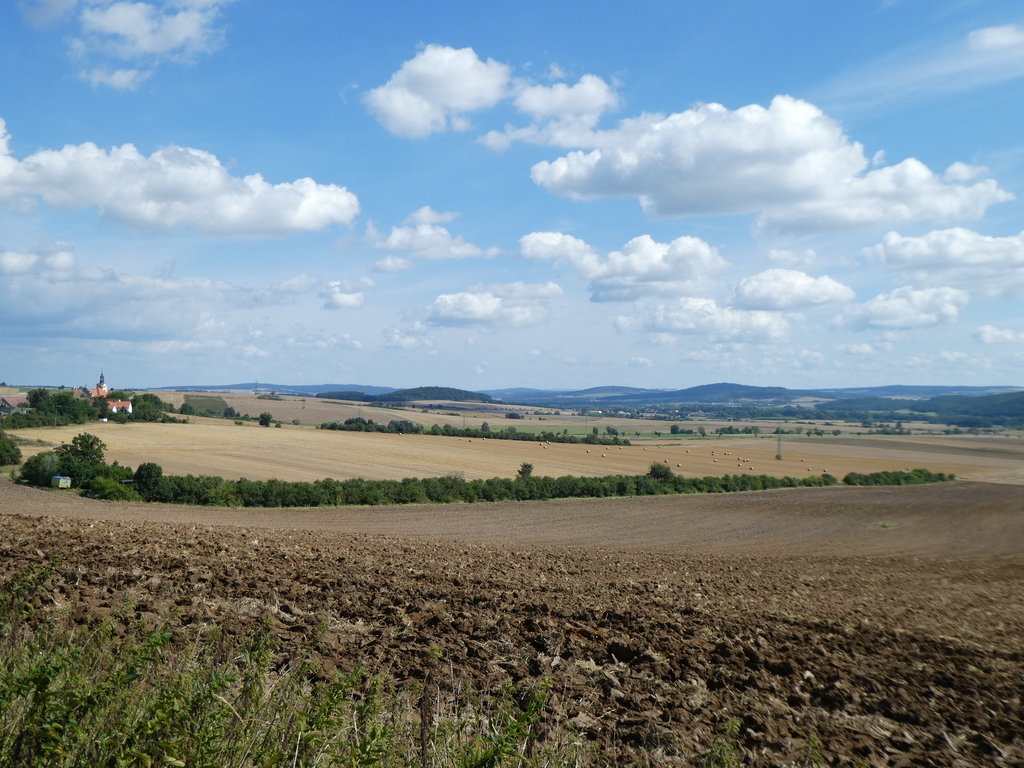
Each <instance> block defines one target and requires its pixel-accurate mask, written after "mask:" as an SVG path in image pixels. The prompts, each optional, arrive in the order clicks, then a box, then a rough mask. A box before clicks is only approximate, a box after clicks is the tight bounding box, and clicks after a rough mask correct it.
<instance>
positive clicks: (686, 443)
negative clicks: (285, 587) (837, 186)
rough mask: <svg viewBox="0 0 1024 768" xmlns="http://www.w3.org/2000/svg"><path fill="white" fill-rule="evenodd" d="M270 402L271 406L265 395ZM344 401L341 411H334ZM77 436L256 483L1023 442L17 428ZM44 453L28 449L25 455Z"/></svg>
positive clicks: (945, 462) (992, 462) (540, 471)
mask: <svg viewBox="0 0 1024 768" xmlns="http://www.w3.org/2000/svg"><path fill="white" fill-rule="evenodd" d="M260 402H275V401H260ZM336 407H342V406H336ZM79 432H89V433H91V434H95V435H97V436H98V437H99V438H100V439H102V440H103V442H105V443H106V444H107V448H108V450H107V459H108V461H118V462H120V463H121V464H125V465H128V466H131V467H136V466H138V465H139V464H140V463H142V462H147V461H152V462H156V463H157V464H160V465H161V466H162V467H163V468H164V471H165V472H167V473H169V474H189V473H191V474H204V475H219V476H221V477H225V478H235V479H237V478H240V477H247V478H249V479H251V480H261V479H269V478H278V479H281V480H318V479H321V478H325V477H332V478H336V479H347V478H352V477H363V478H366V479H372V480H386V479H392V480H400V479H402V478H404V477H437V476H443V475H447V474H452V473H456V474H461V475H463V476H464V477H465V478H466V479H468V480H472V479H477V478H481V479H486V478H491V477H512V476H513V475H515V473H516V471H517V470H518V469H519V466H520V464H522V463H523V462H529V463H531V464H533V466H534V473H535V474H537V475H548V476H552V477H555V476H559V475H586V476H602V475H613V474H643V473H645V472H647V470H648V468H649V467H650V465H651V463H652V462H658V463H665V464H667V465H668V466H669V468H671V469H672V471H673V472H676V473H680V474H685V475H696V476H701V477H703V476H706V475H715V476H721V475H725V474H737V473H753V474H767V475H773V476H776V477H783V476H786V475H789V476H792V477H796V478H801V477H807V476H808V475H812V474H814V475H820V474H822V473H824V472H829V473H831V474H833V475H835V476H836V477H838V478H842V477H843V476H844V475H846V474H847V473H848V472H863V473H870V472H877V471H881V470H896V469H899V470H905V469H909V468H916V467H925V468H927V469H930V470H932V471H933V472H946V473H953V474H956V475H957V476H958V477H965V478H969V479H972V480H986V481H989V482H1003V483H1016V484H1022V485H1024V440H1021V439H1020V438H1007V437H969V436H942V437H933V436H913V437H907V436H899V437H875V436H872V437H861V438H858V437H839V438H828V439H826V438H795V439H792V440H790V441H788V442H783V460H782V461H777V460H776V459H775V455H776V451H777V450H778V448H777V444H776V440H775V439H774V438H769V437H764V436H762V437H745V436H744V437H730V438H723V439H701V438H699V437H696V438H691V439H685V440H671V441H669V440H657V441H651V440H641V441H637V443H636V444H635V445H632V446H625V447H619V446H599V445H589V446H588V445H582V444H577V445H570V444H557V443H553V444H550V445H542V444H541V443H540V442H519V441H508V440H478V439H469V438H458V437H435V436H432V435H395V434H383V433H364V432H334V431H329V430H318V429H315V428H313V427H308V426H306V427H295V426H292V425H290V424H288V425H285V426H284V427H282V428H281V429H265V428H263V427H260V426H258V425H256V424H255V423H247V424H245V425H242V426H236V425H235V424H234V423H233V422H230V421H225V420H224V419H203V418H196V419H193V420H192V423H190V424H141V423H139V424H136V423H132V424H127V425H121V424H116V423H107V424H101V423H94V424H89V425H85V426H75V427H60V428H57V429H49V428H46V429H32V430H19V431H15V432H12V433H13V434H21V435H23V436H24V437H31V438H42V439H44V440H47V441H50V442H52V443H54V444H59V443H61V442H70V441H71V439H72V438H73V437H74V436H75V435H76V434H78V433H79ZM41 450H45V448H43V447H40V446H26V447H25V448H24V453H25V455H26V456H29V455H31V454H33V453H37V452H39V451H41Z"/></svg>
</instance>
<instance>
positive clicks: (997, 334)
mask: <svg viewBox="0 0 1024 768" xmlns="http://www.w3.org/2000/svg"><path fill="white" fill-rule="evenodd" d="M972 338H974V340H975V341H980V342H981V343H982V344H1005V343H1007V342H1024V331H1010V330H1006V329H1003V328H996V327H995V326H994V325H983V326H981V327H980V328H979V329H978V330H976V331H975V332H974V334H973V335H972Z"/></svg>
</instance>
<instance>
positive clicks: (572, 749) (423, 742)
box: [0, 563, 590, 768]
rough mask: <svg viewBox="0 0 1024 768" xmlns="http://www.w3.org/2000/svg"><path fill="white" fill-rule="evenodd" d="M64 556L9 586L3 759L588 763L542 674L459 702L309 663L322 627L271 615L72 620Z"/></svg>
mask: <svg viewBox="0 0 1024 768" xmlns="http://www.w3.org/2000/svg"><path fill="white" fill-rule="evenodd" d="M56 565H57V564H56V563H51V564H49V565H48V566H43V567H40V566H34V565H32V566H28V567H26V568H25V569H23V570H22V571H21V572H19V573H17V574H15V575H14V576H13V577H12V578H10V579H9V580H7V581H6V582H5V583H3V584H0V659H2V664H0V712H2V713H3V716H2V717H0V765H8V766H47V768H50V767H52V768H73V767H77V766H165V767H170V766H181V767H184V766H224V767H226V768H234V767H238V768H242V767H245V768H249V767H250V766H306V767H307V768H308V767H311V766H323V767H324V768H328V767H333V766H338V767H339V768H340V767H341V766H347V767H350V768H356V767H357V766H358V767H359V768H374V767H379V768H392V767H394V768H399V767H402V768H405V767H406V766H420V765H434V766H438V767H439V768H441V767H447V766H451V767H452V768H455V766H460V767H462V768H465V767H467V766H477V767H479V768H484V767H485V766H499V765H507V766H511V767H513V768H516V767H521V768H527V767H528V766H537V767H538V768H540V766H550V767H551V768H556V767H558V766H570V765H572V766H580V765H586V764H589V763H590V760H589V759H588V758H589V755H588V753H587V750H586V749H585V748H584V747H583V746H582V745H581V744H580V740H579V738H578V737H577V736H575V734H573V733H571V732H570V731H569V729H568V728H567V727H566V726H564V725H562V724H560V723H557V722H550V718H549V717H547V715H548V712H547V710H546V708H545V701H546V696H547V691H546V687H545V686H544V685H543V684H542V685H541V686H538V687H536V688H534V689H533V690H532V691H528V692H527V694H526V695H525V696H521V697H518V698H517V697H514V696H513V693H512V690H511V689H510V688H509V687H507V686H506V687H504V688H502V689H500V690H499V691H498V693H497V695H495V696H492V697H484V696H476V697H474V696H472V695H470V696H469V697H465V698H462V697H460V700H459V701H457V702H456V701H455V700H454V698H453V697H452V696H450V695H449V694H445V693H443V692H442V691H441V689H440V686H438V685H436V684H434V683H433V682H432V681H431V680H430V679H429V678H428V681H427V682H426V683H424V684H422V685H418V686H416V687H415V688H405V689H403V688H401V687H399V683H398V681H390V680H387V679H385V678H384V677H383V676H382V675H372V674H370V673H369V672H367V671H366V670H364V669H362V668H358V667H357V668H356V670H355V671H353V672H351V673H349V674H340V673H337V672H330V673H327V672H325V670H324V669H323V667H322V665H321V664H320V663H318V662H315V661H314V660H313V659H314V653H313V647H314V646H315V642H316V639H315V633H314V635H313V636H311V637H310V639H309V640H307V641H305V643H304V644H302V645H298V646H295V647H292V648H284V647H282V646H281V645H280V644H279V643H278V641H276V640H275V639H274V638H273V637H272V636H271V635H270V633H269V632H268V631H267V629H262V628H261V629H258V630H256V631H252V632H249V633H248V634H245V635H239V634H233V633H232V631H231V630H229V629H227V628H225V627H218V626H213V627H209V626H207V627H200V626H199V625H195V627H193V628H185V629H172V628H170V627H169V626H166V625H161V626H156V627H150V626H147V625H146V624H145V623H143V622H138V621H134V620H131V619H128V618H127V616H129V615H130V614H131V613H132V612H133V610H134V608H133V606H131V605H124V606H122V608H121V609H120V610H115V611H114V613H113V615H112V617H111V618H110V619H108V620H106V621H103V622H93V623H92V624H91V625H85V626H79V625H78V624H76V623H75V622H74V620H73V618H72V617H73V614H74V608H75V606H74V605H65V606H62V607H58V606H57V605H56V604H55V603H54V602H53V598H52V596H51V592H50V590H49V589H48V586H49V583H50V581H51V579H52V578H53V576H54V574H55V571H56ZM417 698H418V699H419V701H418V702H417ZM424 713H426V714H427V715H429V716H430V721H429V722H428V718H427V717H426V716H424ZM542 719H548V720H549V722H545V723H544V726H545V727H544V736H543V738H542V737H541V736H539V732H540V731H541V729H540V728H539V727H538V724H539V723H540V721H541V720H542Z"/></svg>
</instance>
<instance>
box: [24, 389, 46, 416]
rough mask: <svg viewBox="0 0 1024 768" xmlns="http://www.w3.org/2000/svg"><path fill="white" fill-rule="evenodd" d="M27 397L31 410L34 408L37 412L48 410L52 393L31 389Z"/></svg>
mask: <svg viewBox="0 0 1024 768" xmlns="http://www.w3.org/2000/svg"><path fill="white" fill-rule="evenodd" d="M25 397H26V398H28V405H29V407H30V408H34V409H35V410H37V411H39V410H46V405H47V401H48V400H49V399H50V393H49V391H48V390H45V389H30V390H29V391H28V394H26V395H25Z"/></svg>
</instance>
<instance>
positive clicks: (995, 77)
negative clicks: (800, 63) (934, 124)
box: [829, 24, 1024, 109]
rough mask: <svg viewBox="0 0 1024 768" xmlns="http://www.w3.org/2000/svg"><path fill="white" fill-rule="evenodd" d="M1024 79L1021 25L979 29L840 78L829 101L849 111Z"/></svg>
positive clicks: (894, 55)
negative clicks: (850, 109) (841, 105)
mask: <svg viewBox="0 0 1024 768" xmlns="http://www.w3.org/2000/svg"><path fill="white" fill-rule="evenodd" d="M1022 76H1024V29H1022V28H1021V27H1020V25H1018V24H1006V25H1003V26H996V27H985V28H984V29H976V30H974V31H972V32H970V33H968V34H967V35H966V36H964V37H962V38H960V39H958V40H955V41H953V42H951V43H948V44H942V45H936V46H933V47H932V48H930V49H925V50H923V52H922V51H921V49H920V48H917V49H913V50H910V49H908V50H901V51H895V52H894V53H891V54H889V55H886V56H883V57H881V58H879V59H876V60H875V61H872V62H870V63H868V64H867V65H865V66H862V67H858V68H857V69H854V70H852V71H850V72H847V73H846V74H844V75H843V76H841V77H840V78H838V79H837V80H836V81H835V82H834V83H833V84H832V85H831V86H830V88H829V97H830V100H835V101H840V102H842V103H843V104H845V105H846V108H847V109H849V108H853V107H860V108H870V107H877V106H879V105H883V104H888V103H893V102H902V103H907V102H908V101H913V100H919V99H922V98H927V97H929V96H933V95H936V94H952V93H958V92H962V91H967V90H971V89H973V88H978V87H982V86H986V85H989V84H992V83H999V82H1005V81H1007V80H1013V79H1016V78H1018V77H1022Z"/></svg>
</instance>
